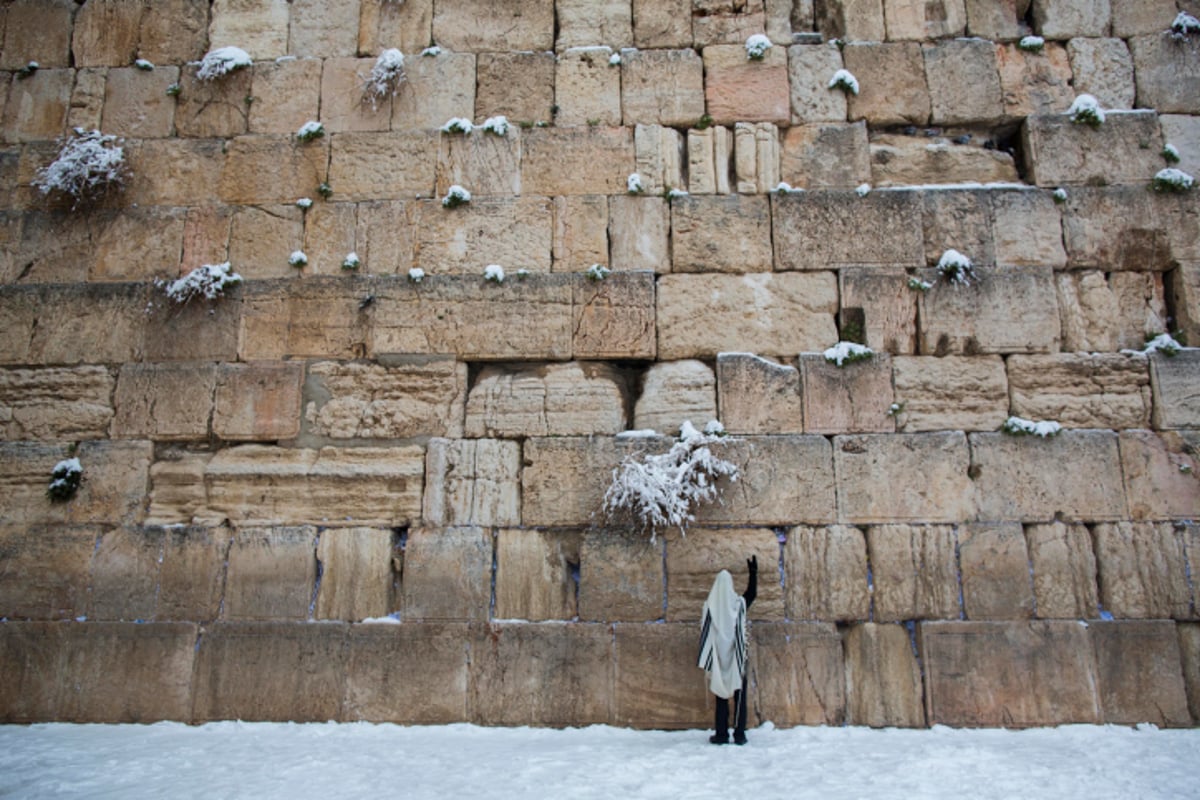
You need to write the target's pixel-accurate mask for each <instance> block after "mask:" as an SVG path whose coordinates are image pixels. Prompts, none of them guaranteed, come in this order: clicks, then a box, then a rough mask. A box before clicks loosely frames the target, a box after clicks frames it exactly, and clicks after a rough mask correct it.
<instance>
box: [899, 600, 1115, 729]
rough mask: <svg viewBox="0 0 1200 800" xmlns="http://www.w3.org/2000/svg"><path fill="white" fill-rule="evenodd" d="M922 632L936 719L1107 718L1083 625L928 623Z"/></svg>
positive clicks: (930, 715) (929, 707) (1006, 722)
mask: <svg viewBox="0 0 1200 800" xmlns="http://www.w3.org/2000/svg"><path fill="white" fill-rule="evenodd" d="M917 630H918V643H919V646H920V651H921V663H922V665H923V666H924V669H925V713H926V718H927V721H928V722H929V723H930V724H943V725H956V726H999V725H1003V726H1004V727H1016V728H1023V727H1032V726H1038V725H1056V724H1064V723H1069V722H1086V723H1096V722H1099V721H1100V719H1101V714H1100V708H1099V701H1098V697H1097V682H1098V676H1097V670H1096V664H1095V660H1094V657H1093V655H1092V645H1091V642H1090V641H1089V638H1088V630H1087V629H1086V628H1084V627H1083V626H1082V625H1080V624H1079V623H1078V622H1074V621H1062V622H1040V621H1035V622H1023V621H1022V622H923V623H921V624H920V625H919V626H918V628H917Z"/></svg>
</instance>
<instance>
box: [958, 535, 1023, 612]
mask: <svg viewBox="0 0 1200 800" xmlns="http://www.w3.org/2000/svg"><path fill="white" fill-rule="evenodd" d="M958 553H959V563H960V565H961V567H962V593H963V611H964V613H965V614H966V618H967V619H973V620H985V619H987V620H995V619H1028V618H1030V617H1032V616H1033V604H1034V601H1033V585H1032V581H1031V580H1030V575H1029V563H1030V561H1029V553H1028V550H1027V548H1026V546H1025V532H1024V531H1023V530H1022V528H1021V525H1020V523H1016V522H1001V523H974V524H968V525H964V526H963V527H962V528H960V529H959V536H958Z"/></svg>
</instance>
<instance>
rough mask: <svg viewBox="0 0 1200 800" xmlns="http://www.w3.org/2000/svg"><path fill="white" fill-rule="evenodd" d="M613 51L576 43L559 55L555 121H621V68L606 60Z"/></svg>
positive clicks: (587, 123) (588, 122)
mask: <svg viewBox="0 0 1200 800" xmlns="http://www.w3.org/2000/svg"><path fill="white" fill-rule="evenodd" d="M626 3H628V0H626ZM559 42H560V47H561V42H562V39H561V38H560V39H559ZM612 55H613V51H612V48H610V47H606V46H602V47H575V48H572V49H570V50H567V51H566V52H565V53H563V54H562V55H560V56H559V57H558V64H557V68H556V70H555V75H554V104H555V105H556V106H557V107H558V114H557V115H556V116H555V118H554V119H555V124H557V125H620V124H621V70H620V69H619V67H618V66H616V65H613V64H610V63H609V59H610V58H611V57H612Z"/></svg>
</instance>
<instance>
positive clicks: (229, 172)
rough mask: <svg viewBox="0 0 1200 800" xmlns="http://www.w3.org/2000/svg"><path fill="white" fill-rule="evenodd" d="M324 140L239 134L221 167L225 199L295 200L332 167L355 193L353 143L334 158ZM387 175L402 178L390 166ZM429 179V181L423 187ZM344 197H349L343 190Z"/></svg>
mask: <svg viewBox="0 0 1200 800" xmlns="http://www.w3.org/2000/svg"><path fill="white" fill-rule="evenodd" d="M364 135H365V136H375V135H376V134H364ZM325 141H326V140H324V139H320V140H317V141H316V142H308V143H303V142H300V141H299V140H294V139H290V138H287V137H282V136H278V135H275V136H239V137H237V138H236V139H234V140H233V141H231V142H229V143H228V155H227V156H226V157H225V164H224V168H223V170H222V171H221V181H220V196H221V199H222V200H224V201H225V202H227V203H240V204H262V203H294V202H295V201H296V200H297V199H299V198H301V197H311V196H312V195H314V194H316V191H317V187H318V186H319V185H320V184H321V183H322V182H324V181H325V180H326V178H325V176H326V168H327V167H328V169H329V171H330V178H329V180H330V181H336V180H337V179H339V178H341V179H342V180H343V182H344V183H345V184H347V186H346V190H347V193H352V192H353V191H354V189H355V188H356V187H355V184H354V181H355V180H356V179H357V178H358V176H357V175H356V174H354V172H353V170H352V168H351V167H349V166H348V165H347V164H346V162H347V161H348V160H350V159H351V156H350V155H349V154H348V151H350V150H351V148H349V147H347V148H345V149H344V150H341V151H339V152H338V153H336V154H334V155H333V156H332V158H331V157H330V153H329V146H328V145H327V144H325V143H324V142H325ZM336 141H337V142H338V143H339V144H340V143H341V141H342V138H341V137H340V136H339V137H336ZM397 149H400V148H399V147H397ZM377 167H379V168H381V171H382V170H383V169H388V168H391V169H397V166H396V164H395V163H394V162H392V161H388V162H385V163H383V164H380V163H378V162H377ZM335 168H337V170H340V171H337V170H335ZM387 177H388V178H389V179H391V180H399V179H398V178H397V177H396V176H395V175H394V174H393V173H391V172H390V171H389V172H388V176H387ZM334 185H335V186H336V185H337V184H336V183H335V184H334ZM428 185H429V184H428V183H426V184H425V185H424V186H423V187H422V188H425V187H427V186H428ZM339 199H347V198H345V197H342V196H340V195H339Z"/></svg>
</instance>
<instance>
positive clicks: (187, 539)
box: [155, 462, 233, 622]
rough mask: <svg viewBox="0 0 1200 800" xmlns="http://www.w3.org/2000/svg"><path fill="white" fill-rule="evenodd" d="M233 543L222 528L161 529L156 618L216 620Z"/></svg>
mask: <svg viewBox="0 0 1200 800" xmlns="http://www.w3.org/2000/svg"><path fill="white" fill-rule="evenodd" d="M160 463H161V462H160ZM232 542H233V534H232V532H231V531H230V530H229V528H225V527H221V528H214V527H209V526H203V527H200V526H197V527H185V526H183V525H172V526H170V527H167V528H164V529H163V549H162V563H161V564H160V565H159V569H158V597H157V599H156V604H155V619H157V620H159V621H164V620H166V621H170V620H190V621H198V622H209V621H212V620H215V619H216V618H217V615H218V613H219V611H220V608H221V601H222V600H223V599H224V593H225V579H226V563H227V562H228V560H229V550H230V547H231V545H232Z"/></svg>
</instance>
